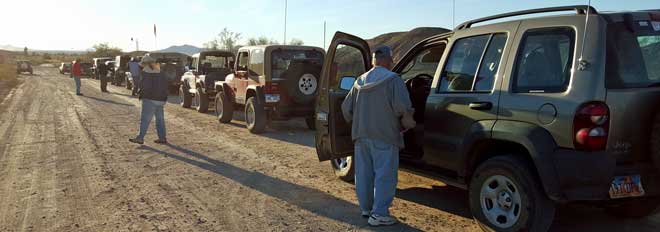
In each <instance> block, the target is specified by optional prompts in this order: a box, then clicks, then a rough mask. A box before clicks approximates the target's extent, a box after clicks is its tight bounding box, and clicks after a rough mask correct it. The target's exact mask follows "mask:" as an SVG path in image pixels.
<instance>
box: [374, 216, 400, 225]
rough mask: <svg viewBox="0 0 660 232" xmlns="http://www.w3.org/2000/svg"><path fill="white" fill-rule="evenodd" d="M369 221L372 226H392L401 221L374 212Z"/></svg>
mask: <svg viewBox="0 0 660 232" xmlns="http://www.w3.org/2000/svg"><path fill="white" fill-rule="evenodd" d="M368 223H369V225H370V226H391V225H394V224H397V223H399V221H397V220H396V219H395V218H393V217H390V216H379V215H376V214H372V215H371V217H369V221H368Z"/></svg>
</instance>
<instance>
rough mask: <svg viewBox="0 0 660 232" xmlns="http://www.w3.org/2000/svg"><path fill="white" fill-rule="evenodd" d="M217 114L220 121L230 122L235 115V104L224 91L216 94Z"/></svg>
mask: <svg viewBox="0 0 660 232" xmlns="http://www.w3.org/2000/svg"><path fill="white" fill-rule="evenodd" d="M215 115H216V116H218V121H219V122H220V123H229V122H231V120H232V118H233V117H234V104H233V103H232V102H230V101H229V98H228V97H227V95H225V94H224V92H218V93H217V94H216V95H215Z"/></svg>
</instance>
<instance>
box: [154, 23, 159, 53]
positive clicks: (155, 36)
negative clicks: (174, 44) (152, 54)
mask: <svg viewBox="0 0 660 232" xmlns="http://www.w3.org/2000/svg"><path fill="white" fill-rule="evenodd" d="M154 46H155V47H154V48H155V49H154V50H155V51H157V50H158V39H157V34H156V24H154Z"/></svg>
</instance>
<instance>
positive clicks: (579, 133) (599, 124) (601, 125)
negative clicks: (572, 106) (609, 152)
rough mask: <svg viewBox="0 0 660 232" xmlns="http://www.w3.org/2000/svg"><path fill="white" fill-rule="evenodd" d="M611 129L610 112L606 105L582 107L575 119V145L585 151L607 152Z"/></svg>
mask: <svg viewBox="0 0 660 232" xmlns="http://www.w3.org/2000/svg"><path fill="white" fill-rule="evenodd" d="M609 128H610V110H609V108H608V107H607V105H606V104H605V103H602V102H590V103H586V104H584V105H582V106H581V107H580V108H579V109H578V110H577V112H576V113H575V118H574V119H573V134H574V135H575V139H574V142H573V143H574V145H575V148H576V149H579V150H585V151H600V150H605V146H606V145H607V136H608V132H609Z"/></svg>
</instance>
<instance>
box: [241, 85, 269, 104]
mask: <svg viewBox="0 0 660 232" xmlns="http://www.w3.org/2000/svg"><path fill="white" fill-rule="evenodd" d="M247 89H248V91H246V93H247V92H249V91H250V90H253V91H254V92H255V94H256V96H255V97H256V98H257V103H259V104H261V105H264V104H266V95H265V93H264V87H263V86H256V85H251V86H248V88H247ZM245 100H246V101H247V98H246V99H245Z"/></svg>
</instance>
